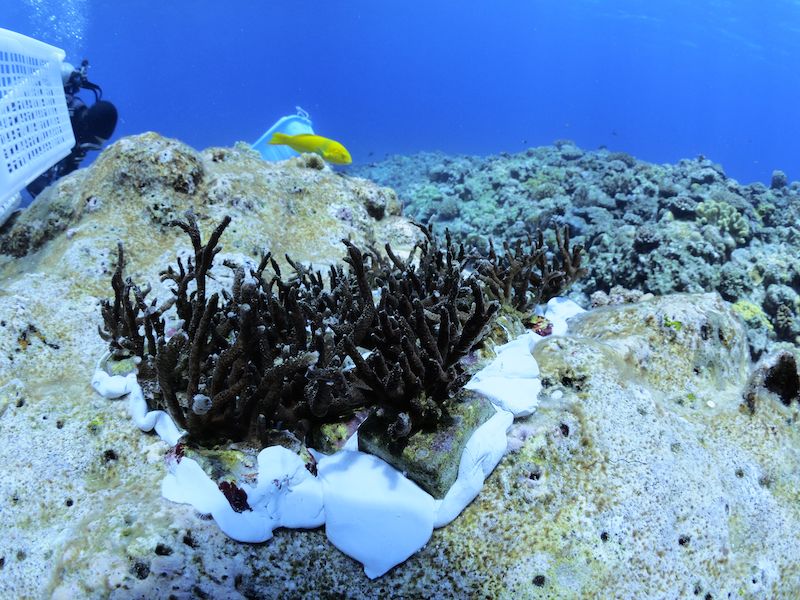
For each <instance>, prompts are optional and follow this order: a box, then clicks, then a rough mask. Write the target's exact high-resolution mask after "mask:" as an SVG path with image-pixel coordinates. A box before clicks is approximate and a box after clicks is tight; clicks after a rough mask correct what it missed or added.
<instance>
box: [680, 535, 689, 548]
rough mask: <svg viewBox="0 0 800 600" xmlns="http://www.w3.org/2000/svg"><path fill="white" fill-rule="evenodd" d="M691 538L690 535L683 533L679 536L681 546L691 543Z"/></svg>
mask: <svg viewBox="0 0 800 600" xmlns="http://www.w3.org/2000/svg"><path fill="white" fill-rule="evenodd" d="M690 539H691V538H690V537H689V536H688V535H682V536H681V537H679V538H678V543H679V544H680V545H681V546H685V545H686V544H688V543H689V540H690Z"/></svg>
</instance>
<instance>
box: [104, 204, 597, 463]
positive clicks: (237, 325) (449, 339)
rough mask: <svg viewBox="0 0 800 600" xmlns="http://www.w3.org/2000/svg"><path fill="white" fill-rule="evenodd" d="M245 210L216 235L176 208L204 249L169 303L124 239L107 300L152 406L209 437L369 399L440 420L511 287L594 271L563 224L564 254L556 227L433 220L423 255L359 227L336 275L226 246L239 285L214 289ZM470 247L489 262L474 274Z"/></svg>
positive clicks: (116, 345) (533, 298)
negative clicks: (371, 237)
mask: <svg viewBox="0 0 800 600" xmlns="http://www.w3.org/2000/svg"><path fill="white" fill-rule="evenodd" d="M229 224H230V218H229V217H226V218H225V219H224V220H223V221H222V222H221V223H220V224H219V225H218V226H217V227H216V228H215V229H214V231H213V232H212V234H211V236H210V238H209V239H208V241H207V242H206V243H205V244H203V243H202V242H201V234H200V230H199V227H198V225H197V221H196V219H195V217H194V216H193V215H192V214H191V213H187V214H186V221H174V222H172V223H171V225H173V226H175V227H178V228H180V229H182V230H183V231H184V232H186V234H187V235H188V237H189V239H190V240H191V243H192V248H193V250H194V258H190V259H188V260H187V261H186V264H184V263H183V261H181V259H180V258H179V259H178V260H177V268H175V267H172V266H170V267H168V268H167V269H166V270H165V271H162V273H161V280H162V281H172V282H174V284H175V285H174V287H173V288H172V297H171V298H169V299H167V300H166V301H165V302H163V303H161V304H159V303H158V301H157V300H155V299H153V300H149V299H148V298H147V296H148V294H149V292H150V290H151V287H150V286H149V285H148V286H145V287H140V286H139V285H136V284H134V283H133V282H132V281H131V279H130V278H127V279H125V278H123V272H124V267H125V256H124V252H123V248H122V245H121V244H120V245H119V248H118V259H117V266H116V270H115V272H114V275H113V278H112V287H113V289H114V300H113V302H109V301H105V302H104V303H103V305H102V315H103V320H104V325H103V327H102V328H99V330H100V335H101V336H102V337H103V339H104V340H106V341H107V342H108V343H109V347H110V351H111V354H112V358H115V359H121V358H127V357H132V356H133V357H138V358H139V359H141V360H140V364H139V380H140V382H141V383H142V386H143V389H144V391H145V397H146V399H147V402H148V405H149V406H150V408H151V409H159V408H161V409H165V410H166V411H167V412H168V413H169V415H170V416H171V417H172V419H173V420H174V421H175V423H176V424H177V425H178V426H179V427H180V428H182V429H184V430H185V431H186V433H187V439H188V440H189V441H192V442H196V443H200V444H213V443H218V442H224V441H226V440H231V441H248V442H250V443H253V444H254V445H257V446H259V447H264V446H266V445H269V443H270V441H269V440H270V439H271V437H270V436H271V434H272V433H273V432H275V431H276V430H286V431H289V432H291V433H292V434H294V435H295V436H296V437H297V438H298V439H299V440H300V441H302V442H306V441H307V440H308V436H309V434H310V433H311V431H312V428H313V427H314V426H316V425H319V424H321V423H326V422H336V421H340V420H341V419H343V418H345V417H349V416H352V415H353V414H354V413H356V411H360V410H364V409H369V410H370V411H371V412H372V413H373V414H374V415H375V416H376V417H377V418H379V419H380V420H381V421H382V422H383V423H384V425H385V427H386V431H387V433H388V435H389V438H390V439H391V440H398V439H401V438H406V437H408V436H410V435H412V434H413V433H414V432H415V431H419V430H423V429H424V430H430V429H435V428H436V426H437V424H439V423H440V422H441V420H442V419H443V418H444V417H445V416H446V415H447V412H448V406H449V403H450V402H453V401H454V400H453V396H454V394H455V392H456V391H457V390H458V389H460V388H461V387H462V386H463V385H464V383H466V380H467V379H468V375H467V374H466V372H465V367H464V365H463V361H462V360H461V359H463V358H464V357H465V356H467V355H468V354H469V353H470V352H471V351H472V350H473V349H474V348H475V347H476V346H477V345H478V344H480V343H481V341H482V339H483V338H484V337H485V336H486V334H487V333H488V331H489V328H490V325H491V322H492V319H493V317H494V315H495V314H496V313H497V311H498V308H499V302H504V303H510V304H511V305H512V306H513V307H514V308H516V309H526V308H530V307H531V306H532V305H535V304H538V303H541V302H546V301H547V300H549V299H550V298H552V297H555V296H557V295H558V294H559V293H561V292H562V291H563V290H564V289H565V288H566V287H568V286H569V285H570V284H571V283H572V282H573V281H574V280H575V279H576V278H578V277H579V276H580V275H581V273H582V272H583V270H582V269H581V267H580V262H581V248H580V247H577V246H576V247H574V248H572V249H570V248H569V238H568V235H567V234H566V232H564V233H563V234H562V233H561V232H557V245H558V248H559V251H560V255H558V256H554V257H553V258H552V259H551V260H548V257H547V248H546V247H545V245H544V241H543V237H542V236H541V234H540V235H539V236H538V238H537V240H536V241H535V242H534V243H531V244H530V249H529V250H525V249H524V248H523V247H522V246H521V245H520V244H517V245H516V246H514V248H513V249H512V248H509V247H508V246H506V248H505V250H506V252H505V254H504V255H503V256H498V255H497V254H496V253H495V252H494V249H493V248H492V250H491V252H490V253H489V255H488V257H477V258H476V257H475V256H474V255H473V256H470V257H468V256H467V254H466V252H465V250H464V247H463V245H462V246H458V247H457V246H456V245H455V244H454V243H453V241H452V240H451V239H450V236H449V235H447V236H446V240H445V243H444V245H442V244H441V243H440V241H439V240H438V239H437V238H436V236H434V235H433V233H432V230H431V229H429V228H426V227H420V229H421V230H422V233H423V239H422V241H420V242H418V243H417V244H416V246H415V247H414V249H413V250H412V252H411V255H410V256H409V258H408V259H407V260H401V259H400V258H398V257H397V256H396V255H395V254H394V253H393V252H392V249H391V247H389V245H388V244H387V246H386V255H387V257H388V260H387V258H386V257H380V256H378V255H377V253H375V252H368V253H366V254H365V253H364V252H362V250H360V249H359V248H357V247H356V246H355V245H354V244H352V243H350V242H349V241H346V240H345V241H344V244H345V246H346V249H347V256H346V258H345V259H344V261H345V262H346V263H347V264H348V266H349V269H347V270H345V269H343V268H342V267H340V266H335V267H331V268H330V270H329V273H328V281H327V285H326V282H325V281H324V278H323V276H322V274H321V273H319V272H313V271H312V270H310V269H308V268H306V267H304V266H302V265H299V264H296V263H294V262H293V261H292V260H291V259H290V258H289V257H288V256H287V257H286V259H287V262H288V263H289V264H290V265H291V266H292V268H293V270H294V274H293V275H292V276H291V277H289V278H284V277H283V276H282V274H281V269H280V268H279V266H278V264H277V262H276V261H275V260H274V259H273V258H272V256H271V255H270V254H266V255H264V256H263V257H262V258H261V260H260V262H259V263H258V265H257V266H254V267H253V266H243V265H237V264H234V263H231V262H228V261H225V263H224V266H225V267H227V268H229V269H232V270H233V272H234V277H233V285H232V287H231V289H230V290H222V291H221V292H219V293H213V294H210V295H209V294H208V291H207V279H208V278H209V277H210V271H211V269H212V266H213V262H214V257H215V256H216V255H217V253H218V252H219V251H220V247H219V245H218V244H219V241H220V238H221V236H222V234H223V232H224V230H225V228H226V227H227V226H228V225H229ZM469 261H474V262H475V264H476V265H477V272H476V273H475V274H473V275H470V276H466V277H465V275H464V268H465V265H466V264H467V262H469ZM268 268H271V273H269V272H268ZM374 287H377V288H378V289H379V290H380V292H379V294H375V295H373V288H374ZM376 295H377V296H378V298H379V299H378V300H377V302H376V300H375V296H376ZM487 296H492V297H493V299H492V300H489V298H488V297H487ZM172 308H174V312H175V315H176V317H177V321H175V322H174V323H173V322H171V321H170V317H169V316H168V312H169V311H170V310H171V309H172ZM171 319H172V321H174V320H175V317H171ZM168 322H169V323H170V324H169V325H168ZM168 332H169V334H171V335H169V334H168Z"/></svg>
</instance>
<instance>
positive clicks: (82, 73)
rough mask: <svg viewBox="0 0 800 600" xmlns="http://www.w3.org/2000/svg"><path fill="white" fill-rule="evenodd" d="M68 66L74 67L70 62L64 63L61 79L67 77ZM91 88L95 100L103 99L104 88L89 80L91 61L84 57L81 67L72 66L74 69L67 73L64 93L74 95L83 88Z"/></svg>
mask: <svg viewBox="0 0 800 600" xmlns="http://www.w3.org/2000/svg"><path fill="white" fill-rule="evenodd" d="M66 67H72V65H70V64H69V63H64V65H63V66H62V68H61V79H62V80H64V78H65V70H66ZM82 89H83V90H89V91H90V92H92V93H93V94H94V99H95V101H99V100H102V99H103V89H102V88H101V87H100V86H99V85H97V84H96V83H92V82H91V81H89V61H88V59H85V58H84V59H83V60H82V61H81V66H80V68H79V69H76V68H74V67H72V71H71V72H70V73H69V74H67V75H66V80H64V93H66V94H67V95H68V96H74V95H75V94H77V93H78V92H79V91H81V90H82Z"/></svg>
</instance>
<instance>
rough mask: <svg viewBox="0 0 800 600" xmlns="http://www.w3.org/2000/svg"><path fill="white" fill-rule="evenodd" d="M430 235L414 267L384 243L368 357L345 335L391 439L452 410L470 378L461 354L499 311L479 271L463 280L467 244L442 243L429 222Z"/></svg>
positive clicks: (358, 373) (426, 425)
mask: <svg viewBox="0 0 800 600" xmlns="http://www.w3.org/2000/svg"><path fill="white" fill-rule="evenodd" d="M420 228H421V230H422V232H423V234H424V237H425V239H424V240H423V241H422V242H420V243H419V244H417V246H415V249H414V250H415V251H416V250H417V249H419V250H420V257H419V262H418V264H417V265H414V253H415V252H414V251H412V255H411V257H409V259H408V260H406V261H401V260H400V259H398V258H397V256H395V254H394V253H393V252H392V249H391V247H390V246H389V245H388V244H387V245H386V253H387V255H388V256H389V258H390V260H391V262H392V265H393V268H392V269H387V270H385V271H384V272H383V274H382V276H381V280H382V282H383V287H382V289H381V300H380V303H379V305H378V309H377V317H378V318H377V323H376V325H375V327H374V328H373V330H372V331H371V333H370V336H369V338H368V339H367V340H365V343H364V345H365V346H366V347H367V348H369V349H371V350H372V352H371V353H370V354H369V355H368V356H367V357H366V358H364V357H362V356H361V354H360V353H359V351H358V349H357V348H356V346H355V344H353V343H351V342H350V341H349V340H347V339H345V350H346V351H347V354H348V355H349V356H350V358H351V359H352V360H353V362H354V364H355V371H356V376H357V378H358V380H359V381H358V383H359V384H361V385H359V387H361V386H366V388H368V390H369V392H368V395H369V398H370V404H374V405H376V406H377V407H378V408H377V411H378V416H379V417H381V418H382V419H384V420H385V421H386V423H387V427H388V433H389V436H390V437H391V438H392V439H398V438H402V437H406V436H408V435H409V434H410V433H412V432H413V431H415V430H418V429H421V428H431V427H435V426H436V425H437V424H438V423H439V422H440V420H441V419H442V417H443V416H446V403H447V401H448V400H449V399H450V398H451V397H452V396H453V394H454V392H455V391H456V390H458V389H459V388H460V387H462V386H463V384H464V383H466V376H465V372H464V369H463V367H462V366H461V364H460V360H461V358H463V357H464V356H466V355H467V354H468V353H469V352H470V351H471V350H472V348H473V347H475V346H476V345H477V344H478V343H479V342H480V341H481V339H482V338H483V337H484V336H485V335H486V333H487V331H488V327H489V324H490V322H491V319H492V318H493V317H494V315H495V313H496V312H497V310H498V308H499V307H498V305H497V304H496V303H487V302H486V301H485V299H484V296H483V291H482V290H481V287H480V285H479V283H478V281H477V280H476V279H475V278H474V277H470V278H469V279H465V278H464V276H463V263H464V258H465V253H464V249H463V247H460V248H456V247H455V246H454V244H453V243H452V240H451V239H450V236H449V234H448V235H447V238H446V245H445V247H444V248H440V247H439V244H438V240H437V239H436V238H435V237H434V235H433V232H432V230H431V229H430V228H425V227H420ZM351 257H352V255H351Z"/></svg>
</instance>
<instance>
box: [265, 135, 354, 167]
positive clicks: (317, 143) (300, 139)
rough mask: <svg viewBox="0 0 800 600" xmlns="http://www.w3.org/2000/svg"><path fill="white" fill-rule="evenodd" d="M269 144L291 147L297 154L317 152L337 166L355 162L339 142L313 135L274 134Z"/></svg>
mask: <svg viewBox="0 0 800 600" xmlns="http://www.w3.org/2000/svg"><path fill="white" fill-rule="evenodd" d="M269 143H270V144H274V145H278V146H289V148H291V149H292V150H296V151H297V152H315V153H317V154H319V155H320V156H321V157H322V158H324V159H325V160H327V161H328V162H332V163H333V164H335V165H349V164H350V163H351V162H353V159H352V158H350V153H349V152H348V151H347V148H345V147H344V146H342V145H341V144H340V143H339V142H337V141H335V140H329V139H328V138H325V137H322V136H321V135H314V134H313V133H300V134H298V135H287V134H285V133H273V134H272V139H271V140H270V141H269Z"/></svg>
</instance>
